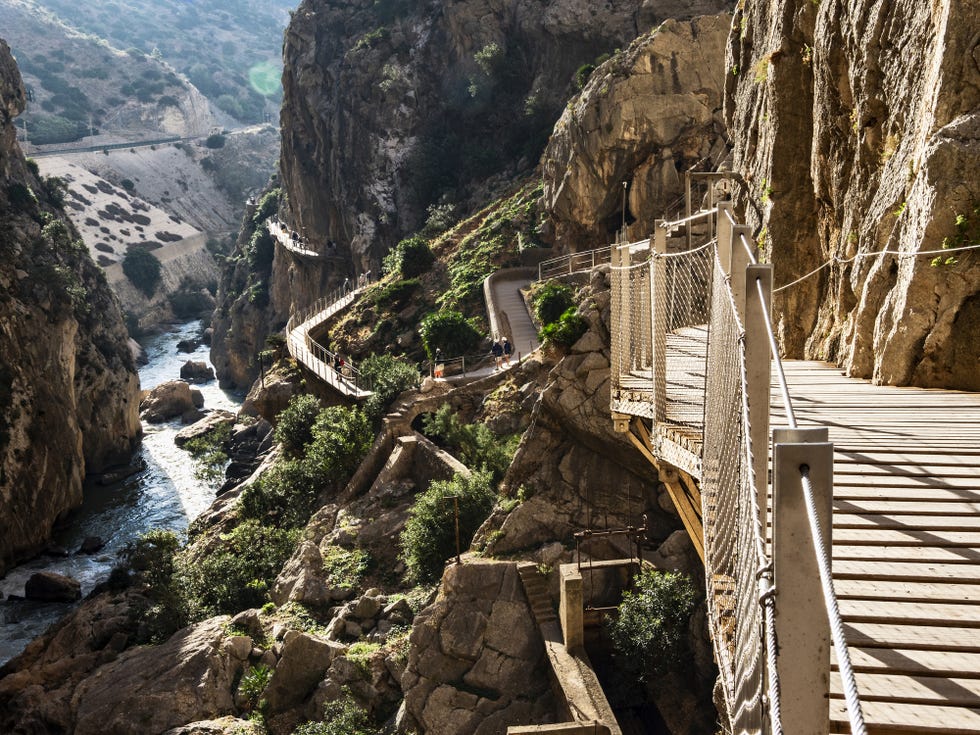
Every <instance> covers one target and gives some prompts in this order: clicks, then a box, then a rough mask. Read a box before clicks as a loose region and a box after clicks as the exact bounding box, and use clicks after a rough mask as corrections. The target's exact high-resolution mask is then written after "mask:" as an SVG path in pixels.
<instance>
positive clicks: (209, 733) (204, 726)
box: [163, 716, 267, 735]
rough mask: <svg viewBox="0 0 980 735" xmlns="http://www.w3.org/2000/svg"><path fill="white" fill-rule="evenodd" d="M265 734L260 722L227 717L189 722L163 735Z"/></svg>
mask: <svg viewBox="0 0 980 735" xmlns="http://www.w3.org/2000/svg"><path fill="white" fill-rule="evenodd" d="M266 733H267V731H266V729H265V727H263V726H262V723H261V722H257V721H255V720H243V719H240V718H238V717H231V716H229V717H219V718H218V719H215V720H201V721H199V722H191V723H190V724H188V725H182V726H181V727H175V728H174V729H172V730H167V731H166V732H165V733H163V735H266Z"/></svg>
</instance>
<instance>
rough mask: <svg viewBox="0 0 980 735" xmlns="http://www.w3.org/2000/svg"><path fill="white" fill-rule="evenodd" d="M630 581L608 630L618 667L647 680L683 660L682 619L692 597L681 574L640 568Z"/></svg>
mask: <svg viewBox="0 0 980 735" xmlns="http://www.w3.org/2000/svg"><path fill="white" fill-rule="evenodd" d="M634 583H635V588H634V590H633V591H627V592H624V593H623V602H622V603H621V604H620V606H619V616H618V617H617V618H615V619H614V620H612V621H610V622H609V623H608V630H609V636H610V639H611V640H612V644H613V649H614V651H615V653H616V656H617V658H619V659H620V661H621V665H622V666H623V667H624V668H625V669H627V670H628V671H630V672H634V673H635V674H636V675H637V676H638V677H639V678H641V679H643V680H648V679H649V678H650V677H653V676H658V675H661V674H664V673H666V672H667V671H670V670H671V669H676V668H677V667H679V666H681V665H682V664H683V662H684V661H685V659H686V653H687V648H688V644H687V631H688V620H689V618H690V617H691V613H692V612H694V607H695V604H696V603H697V599H698V594H697V592H696V590H695V588H694V584H693V583H692V582H691V580H690V579H689V578H688V577H687V576H685V575H683V574H676V573H674V572H659V571H656V570H653V569H649V568H648V569H643V570H642V571H641V572H640V573H639V574H637V575H636V577H635V578H634Z"/></svg>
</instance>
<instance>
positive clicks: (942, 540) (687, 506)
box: [548, 203, 980, 735]
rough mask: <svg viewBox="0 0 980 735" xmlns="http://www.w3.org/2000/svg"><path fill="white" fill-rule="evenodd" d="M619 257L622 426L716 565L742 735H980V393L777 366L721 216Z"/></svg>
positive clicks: (720, 638)
mask: <svg viewBox="0 0 980 735" xmlns="http://www.w3.org/2000/svg"><path fill="white" fill-rule="evenodd" d="M694 225H698V226H700V229H701V230H702V231H703V233H704V236H703V237H702V238H701V239H702V241H703V242H701V243H700V244H695V243H693V242H692V238H691V237H690V236H688V237H684V238H680V237H671V235H672V233H673V232H675V231H676V230H677V229H678V228H679V227H682V226H684V227H686V228H687V230H688V232H689V233H690V231H691V228H692V226H694ZM607 252H608V258H607V257H606V256H605V254H604V253H601V254H596V253H598V251H596V253H593V254H590V255H589V256H588V258H589V259H590V262H591V261H595V262H594V263H592V264H593V265H596V264H600V263H602V262H609V263H610V265H609V268H610V271H611V283H612V294H611V301H612V315H611V320H612V328H611V345H610V358H611V363H612V365H611V367H612V387H611V396H610V408H611V413H612V419H613V422H614V425H615V428H616V429H617V431H619V432H622V433H623V434H624V435H625V436H626V437H627V438H628V439H629V440H630V441H631V442H632V443H633V444H634V445H635V446H636V447H637V448H638V449H639V450H640V451H641V452H642V453H643V454H644V456H646V457H647V458H648V459H649V461H650V462H651V463H652V464H654V466H655V467H656V468H657V470H658V472H659V474H660V477H661V479H662V480H663V481H664V482H665V484H666V486H667V487H668V490H669V491H670V492H671V495H672V497H673V499H674V503H675V506H676V507H677V509H678V512H679V515H680V516H681V518H682V520H683V522H684V525H685V527H686V528H687V531H688V533H689V534H690V536H691V538H692V540H693V542H694V544H695V547H696V548H697V549H698V551H699V553H700V554H701V557H702V559H703V561H704V566H705V585H706V589H707V592H708V600H709V605H708V607H709V616H708V617H709V628H710V632H711V636H712V640H713V645H714V649H715V658H716V661H717V663H718V666H719V670H720V673H721V683H722V690H723V692H724V700H725V705H726V710H727V718H728V720H729V725H730V728H731V731H732V732H736V733H783V732H785V733H793V735H798V734H800V733H807V734H808V733H813V734H815V735H816V734H821V735H822V734H824V733H848V732H850V733H855V734H857V733H866V732H867V733H891V734H893V735H894V734H899V735H902V734H905V733H909V734H911V733H958V734H965V733H980V513H978V511H980V488H978V484H977V477H978V476H980V443H978V440H980V395H977V394H971V393H964V392H957V391H943V390H924V389H916V388H897V387H886V386H874V385H871V384H870V383H868V382H867V381H864V380H857V379H851V378H847V377H844V376H843V375H842V374H841V372H840V370H839V369H837V368H836V367H835V366H833V365H829V364H826V363H821V362H814V361H802V360H781V359H780V355H779V352H778V348H777V344H776V340H775V337H774V334H773V328H772V324H771V321H770V310H771V303H772V300H771V299H772V267H771V266H770V265H766V264H760V263H757V262H756V261H755V252H756V247H755V243H754V241H753V239H752V233H751V230H750V229H749V228H747V227H745V226H742V225H738V224H737V223H736V222H735V221H734V219H733V217H732V210H731V206H730V204H728V203H722V204H719V205H718V206H717V207H714V208H712V209H710V210H707V211H703V212H699V213H697V214H694V215H692V216H690V217H687V218H684V219H681V220H677V221H675V222H658V223H657V227H656V228H655V234H654V236H653V237H652V238H651V239H650V240H648V241H642V242H637V243H628V244H619V245H614V246H612V247H611V248H608V249H607ZM585 257H586V256H580V259H585ZM548 267H550V268H552V269H558V270H561V265H560V264H557V263H554V264H550V265H549V266H548ZM571 267H572V266H569V268H571ZM774 427H778V428H774Z"/></svg>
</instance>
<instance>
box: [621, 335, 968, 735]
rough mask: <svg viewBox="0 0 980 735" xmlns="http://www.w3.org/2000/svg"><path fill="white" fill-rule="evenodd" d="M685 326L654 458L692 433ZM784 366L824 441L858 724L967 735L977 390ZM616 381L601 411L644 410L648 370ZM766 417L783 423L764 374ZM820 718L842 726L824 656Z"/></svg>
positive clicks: (696, 369)
mask: <svg viewBox="0 0 980 735" xmlns="http://www.w3.org/2000/svg"><path fill="white" fill-rule="evenodd" d="M684 331H685V332H687V334H686V335H683V336H678V335H672V339H673V340H674V341H675V342H676V341H678V340H679V343H678V344H676V345H673V346H672V347H671V348H669V353H668V381H667V382H668V389H667V393H668V404H667V419H668V423H667V424H663V425H661V426H659V427H654V433H655V434H656V435H658V436H660V437H661V438H663V439H664V440H665V441H663V442H662V444H661V446H660V452H659V454H660V455H661V459H665V460H667V461H670V457H671V455H674V456H681V457H682V458H683V457H684V456H685V452H695V453H697V452H699V450H700V443H701V421H702V419H701V417H700V416H699V415H698V414H699V410H698V408H697V402H698V401H697V396H695V395H694V394H695V393H697V392H698V391H699V390H703V388H699V387H698V380H697V378H698V377H699V376H702V375H703V373H704V362H703V357H702V355H703V352H699V348H698V345H697V344H696V342H697V341H698V338H699V335H698V330H697V328H695V329H692V330H684ZM681 343H682V344H681ZM674 348H679V349H678V351H677V352H674V351H673V350H674ZM702 349H703V348H702ZM675 354H679V355H682V356H683V358H684V359H682V360H680V361H678V362H677V363H675V365H677V367H678V370H677V371H674V372H673V374H672V370H671V365H670V362H669V361H670V359H671V357H672V356H673V355H675ZM783 365H784V368H785V370H786V374H787V382H788V383H789V386H790V393H791V395H792V398H793V406H794V411H795V413H796V419H797V422H798V424H799V425H800V426H801V427H806V426H814V425H818V426H826V427H827V428H828V429H829V432H830V440H831V441H832V442H833V443H834V501H833V508H834V520H833V552H832V553H833V575H834V583H835V587H836V589H837V593H838V597H839V601H840V608H841V613H842V615H843V619H844V622H845V626H846V634H847V638H848V643H849V647H850V651H851V658H852V663H853V665H854V668H855V671H856V674H857V684H858V688H859V692H860V696H861V700H862V703H863V707H864V714H865V719H866V722H867V724H868V730H869V732H870V733H881V734H884V733H888V734H889V735H912V734H913V733H923V734H928V733H933V734H939V733H946V734H956V735H967V734H971V735H980V394H976V393H964V392H957V391H942V390H924V389H917V388H896V387H889V386H875V385H872V384H870V383H869V382H868V381H865V380H857V379H852V378H847V377H844V376H843V375H842V374H841V371H840V370H839V369H838V368H837V367H835V366H833V365H830V364H827V363H821V362H809V361H784V363H783ZM623 388H624V390H625V392H623V393H621V394H620V396H619V398H620V399H621V400H620V401H619V403H618V405H617V404H616V402H615V401H614V410H617V411H621V412H623V413H631V414H633V415H636V416H641V417H646V418H649V405H648V404H647V405H646V406H644V404H645V403H646V400H648V398H649V396H650V395H651V394H652V385H651V384H650V380H649V374H648V373H642V372H637V373H634V374H632V375H631V376H623ZM692 399H693V400H692ZM631 409H632V410H631ZM771 416H772V419H771V423H772V425H773V426H786V425H787V423H788V422H787V421H786V417H785V413H784V409H783V406H782V400H781V397H780V395H779V392H778V388H777V383H776V376H775V375H774V376H773V392H772V400H771ZM678 448H683V450H684V451H683V452H678ZM681 469H683V470H684V471H685V472H688V473H690V474H691V475H692V476H693V477H694V478H695V479H697V478H698V476H699V474H700V472H699V467H696V466H688V467H681ZM689 530H690V529H689ZM702 538H703V536H702ZM830 719H831V732H834V733H849V732H850V731H851V730H850V726H849V724H848V719H847V712H846V708H845V705H844V700H843V695H842V693H841V683H840V679H839V677H838V675H837V673H836V663H834V664H833V668H832V674H831V702H830Z"/></svg>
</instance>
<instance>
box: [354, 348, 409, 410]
mask: <svg viewBox="0 0 980 735" xmlns="http://www.w3.org/2000/svg"><path fill="white" fill-rule="evenodd" d="M360 368H361V373H362V374H363V375H364V377H365V378H367V380H368V381H369V383H370V385H371V390H372V391H373V393H372V394H371V396H370V397H368V399H367V400H366V401H365V402H364V413H365V414H366V415H367V417H368V419H369V420H370V421H371V424H372V425H374V426H378V425H379V424H380V422H381V419H382V418H383V417H384V413H385V411H387V410H388V406H390V405H391V402H392V401H394V400H395V399H396V398H397V397H398V395H399V394H400V393H401V392H402V391H406V390H411V389H412V388H415V387H416V386H417V385H418V384H419V371H418V369H417V368H416V367H415V365H413V364H411V363H408V362H405V361H404V360H399V359H397V358H395V357H392V356H391V355H371V356H370V357H367V358H365V359H364V360H363V361H362V362H361V364H360Z"/></svg>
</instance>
